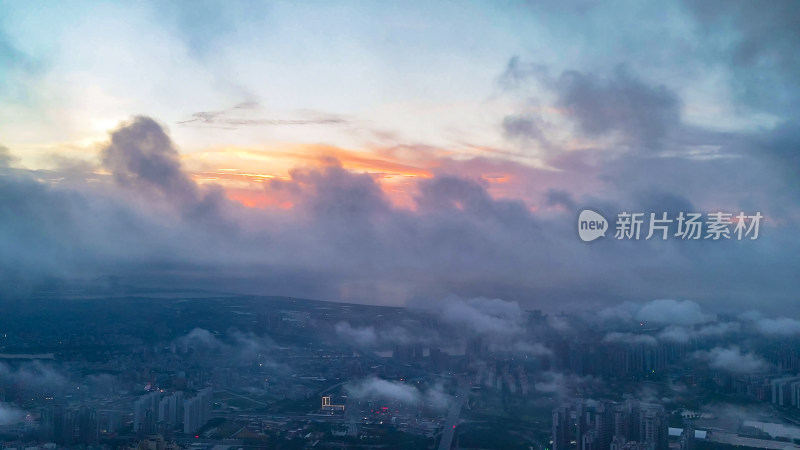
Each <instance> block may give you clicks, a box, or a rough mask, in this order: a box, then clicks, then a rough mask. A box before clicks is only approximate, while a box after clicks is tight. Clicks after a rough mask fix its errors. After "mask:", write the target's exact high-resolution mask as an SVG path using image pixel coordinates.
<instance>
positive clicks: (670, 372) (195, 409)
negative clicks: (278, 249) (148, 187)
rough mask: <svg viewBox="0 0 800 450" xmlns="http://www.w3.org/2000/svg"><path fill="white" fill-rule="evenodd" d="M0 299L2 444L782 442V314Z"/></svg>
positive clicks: (683, 305)
mask: <svg viewBox="0 0 800 450" xmlns="http://www.w3.org/2000/svg"><path fill="white" fill-rule="evenodd" d="M59 292H69V293H68V294H61V293H59ZM3 308H4V311H7V313H8V314H13V316H14V317H16V318H17V319H16V320H15V321H13V322H11V321H6V322H4V325H3V327H4V328H3V329H2V330H0V332H2V345H0V359H2V364H0V393H2V395H3V398H2V403H0V405H2V410H1V411H2V416H0V417H1V418H2V419H3V420H2V425H0V442H2V445H3V448H142V449H150V448H153V449H172V448H194V449H204V448H207V449H212V448H301V449H305V448H343V447H344V448H376V447H381V446H382V447H384V448H448V449H449V448H452V447H453V446H455V447H457V448H520V449H522V448H536V449H570V448H581V449H598V448H611V449H667V448H680V449H694V448H726V446H731V445H733V446H737V447H740V448H776V449H778V448H781V449H782V448H794V447H796V446H798V445H800V375H798V374H800V358H798V357H797V355H798V346H800V339H797V338H791V339H787V336H788V335H789V333H792V332H793V330H792V329H791V328H790V327H797V326H798V324H797V323H795V322H791V323H790V322H786V321H775V319H769V318H766V317H764V316H759V315H758V314H756V313H755V312H754V311H750V312H748V314H743V315H739V316H723V315H714V314H709V313H705V312H704V311H702V309H701V308H700V307H699V305H697V304H696V303H693V302H691V301H688V300H687V301H671V300H663V301H653V302H649V303H645V304H639V305H636V304H620V305H617V306H615V307H608V308H604V309H601V310H599V311H597V312H596V313H595V314H591V315H590V314H583V315H581V314H544V313H542V312H541V311H538V310H531V311H526V310H523V309H521V308H520V307H519V305H518V304H516V303H515V302H506V301H503V300H498V299H486V298H475V299H468V300H465V299H461V298H458V297H448V298H446V299H442V300H441V302H440V303H438V304H435V305H434V306H432V305H431V304H429V303H427V302H419V303H413V304H411V305H409V306H406V307H405V308H398V307H382V306H372V305H357V304H346V303H331V302H322V301H315V300H305V299H296V298H289V297H258V296H243V295H223V294H217V293H211V292H203V291H195V292H191V291H190V292H181V291H157V290H137V289H133V288H127V287H123V286H118V285H104V286H100V287H94V288H91V289H89V288H86V289H78V288H74V287H73V288H72V289H59V290H56V291H54V292H42V293H41V294H39V295H37V296H36V297H34V298H31V299H29V301H27V302H24V303H13V304H9V303H4V304H3Z"/></svg>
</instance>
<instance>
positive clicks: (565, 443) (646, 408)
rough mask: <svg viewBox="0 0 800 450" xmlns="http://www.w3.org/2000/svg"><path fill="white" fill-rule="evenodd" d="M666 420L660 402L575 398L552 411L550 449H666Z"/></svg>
mask: <svg viewBox="0 0 800 450" xmlns="http://www.w3.org/2000/svg"><path fill="white" fill-rule="evenodd" d="M668 419H669V416H668V415H667V413H666V411H665V410H664V407H663V406H661V405H653V404H648V403H641V402H638V401H635V400H628V401H626V402H625V403H614V402H608V401H601V402H596V401H592V400H578V401H575V402H573V403H571V404H569V405H565V406H560V407H558V408H556V409H554V410H553V450H568V449H577V450H606V449H610V450H645V449H646V450H667V449H668V448H669V423H668ZM687 445H690V443H687ZM690 448H691V447H687V449H690Z"/></svg>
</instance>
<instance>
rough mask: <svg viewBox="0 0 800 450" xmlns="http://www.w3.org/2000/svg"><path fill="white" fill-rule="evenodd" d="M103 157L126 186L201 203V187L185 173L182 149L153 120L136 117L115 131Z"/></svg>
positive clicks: (108, 166) (107, 165)
mask: <svg viewBox="0 0 800 450" xmlns="http://www.w3.org/2000/svg"><path fill="white" fill-rule="evenodd" d="M101 157H102V161H103V165H104V166H106V167H107V168H108V169H110V170H111V172H112V173H113V175H114V179H115V180H116V181H117V182H119V183H120V184H122V185H124V186H130V187H132V188H134V189H146V190H153V191H157V192H160V193H162V194H164V195H166V196H170V197H171V196H175V197H177V199H178V200H180V201H189V202H193V201H196V200H197V197H198V192H197V185H195V183H194V182H192V180H191V179H189V177H188V176H187V175H186V174H185V173H184V172H183V171H182V170H181V163H180V154H179V153H178V150H177V149H175V147H174V146H173V145H172V140H171V139H170V138H169V136H167V133H166V132H165V131H164V129H163V128H162V127H161V125H159V124H158V123H157V122H156V121H155V120H153V119H151V118H149V117H142V116H139V117H135V118H134V119H133V120H132V121H131V122H130V123H126V124H124V125H122V126H121V127H119V128H118V129H117V130H115V131H114V132H112V133H111V142H110V143H109V144H108V145H107V146H106V147H105V148H103V151H102V156H101Z"/></svg>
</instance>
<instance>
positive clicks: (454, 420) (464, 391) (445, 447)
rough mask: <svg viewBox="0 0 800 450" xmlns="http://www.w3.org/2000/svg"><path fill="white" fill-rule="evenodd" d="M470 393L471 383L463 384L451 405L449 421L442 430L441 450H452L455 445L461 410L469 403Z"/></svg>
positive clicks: (448, 413)
mask: <svg viewBox="0 0 800 450" xmlns="http://www.w3.org/2000/svg"><path fill="white" fill-rule="evenodd" d="M469 392H470V383H463V384H462V385H461V388H460V389H459V390H458V394H457V395H456V398H455V401H454V402H453V404H452V405H450V410H449V411H448V412H447V419H445V421H444V429H443V430H442V440H441V441H439V450H450V447H452V445H453V437H454V436H455V434H456V426H457V425H458V416H460V415H461V408H463V407H464V403H466V402H467V399H468V398H469Z"/></svg>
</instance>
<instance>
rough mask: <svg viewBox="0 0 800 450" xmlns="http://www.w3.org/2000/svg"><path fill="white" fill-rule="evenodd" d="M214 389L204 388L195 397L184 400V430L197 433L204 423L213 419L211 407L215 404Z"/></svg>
mask: <svg viewBox="0 0 800 450" xmlns="http://www.w3.org/2000/svg"><path fill="white" fill-rule="evenodd" d="M213 395H214V393H213V391H212V390H211V388H206V389H203V390H202V391H200V392H198V393H197V395H195V396H194V397H192V398H190V399H188V400H184V402H183V432H184V433H186V434H191V433H196V432H197V431H198V430H200V428H203V425H205V424H206V422H208V421H209V420H211V407H212V404H213V401H214V399H213Z"/></svg>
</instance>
